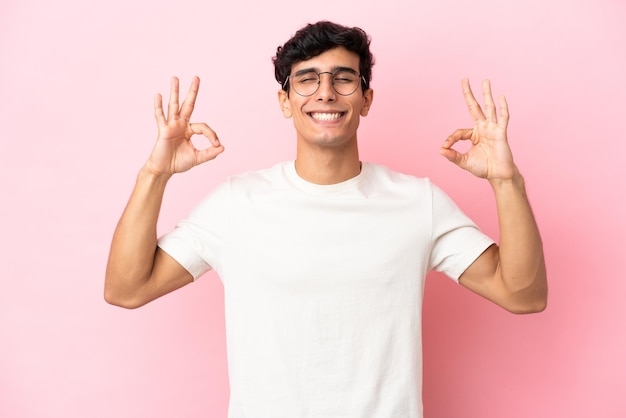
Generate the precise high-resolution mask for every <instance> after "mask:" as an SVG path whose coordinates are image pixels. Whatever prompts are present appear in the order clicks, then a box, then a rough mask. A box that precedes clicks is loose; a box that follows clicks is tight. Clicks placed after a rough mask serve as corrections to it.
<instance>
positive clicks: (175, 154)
mask: <svg viewBox="0 0 626 418" xmlns="http://www.w3.org/2000/svg"><path fill="white" fill-rule="evenodd" d="M199 87H200V79H199V78H198V77H194V78H193V81H192V83H191V87H190V88H189V92H188V93H187V97H186V98H185V100H184V101H183V104H182V105H179V103H178V78H176V77H173V78H172V84H171V88H170V98H169V102H168V105H167V117H166V116H165V114H164V112H163V104H162V98H161V95H160V94H157V95H156V96H155V98H154V114H155V118H156V122H157V127H158V137H157V141H156V144H155V145H154V149H153V150H152V154H151V155H150V158H149V159H148V162H147V163H146V168H148V169H149V170H151V171H152V172H153V173H155V174H158V175H172V174H174V173H181V172H183V171H187V170H189V169H190V168H192V167H194V166H196V165H198V164H202V163H204V162H207V161H209V160H212V159H214V158H215V157H217V156H218V155H219V154H220V153H222V152H223V151H224V147H223V146H222V145H221V144H220V141H219V139H218V138H217V135H216V134H215V132H214V131H213V130H212V129H211V128H210V127H209V125H207V124H206V123H191V122H190V121H189V119H190V118H191V114H192V112H193V109H194V105H195V103H196V97H197V95H198V89H199ZM193 135H204V136H205V137H206V138H207V139H208V140H209V142H210V143H211V146H210V147H208V148H205V149H201V150H200V149H197V148H196V147H195V146H194V144H193V143H192V142H191V137H192V136H193Z"/></svg>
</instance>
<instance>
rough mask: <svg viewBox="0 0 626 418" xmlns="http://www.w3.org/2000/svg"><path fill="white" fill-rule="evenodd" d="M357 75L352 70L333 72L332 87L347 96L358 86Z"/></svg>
mask: <svg viewBox="0 0 626 418" xmlns="http://www.w3.org/2000/svg"><path fill="white" fill-rule="evenodd" d="M359 80H360V79H359V75H358V74H357V73H355V72H354V71H349V70H339V71H337V72H336V73H334V74H333V87H335V91H336V92H337V93H338V94H341V95H342V96H349V95H350V94H352V93H354V92H355V91H356V89H357V88H358V87H359V82H360V81H359Z"/></svg>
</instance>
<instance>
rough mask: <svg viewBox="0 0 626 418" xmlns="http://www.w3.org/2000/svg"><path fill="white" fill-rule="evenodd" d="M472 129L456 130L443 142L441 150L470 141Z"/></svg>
mask: <svg viewBox="0 0 626 418" xmlns="http://www.w3.org/2000/svg"><path fill="white" fill-rule="evenodd" d="M473 133H474V130H473V129H457V130H456V131H454V132H453V133H452V134H451V135H450V136H449V137H447V138H446V139H445V141H443V144H442V145H441V148H444V149H450V148H452V147H453V146H454V144H456V143H457V142H459V141H467V140H468V139H472V134H473Z"/></svg>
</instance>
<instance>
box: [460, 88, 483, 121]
mask: <svg viewBox="0 0 626 418" xmlns="http://www.w3.org/2000/svg"><path fill="white" fill-rule="evenodd" d="M461 86H462V88H463V96H464V97H465V104H467V108H468V109H469V112H470V115H471V116H472V119H473V120H474V122H478V121H483V120H485V114H484V113H483V110H482V109H481V108H480V105H479V104H478V102H477V101H476V98H475V97H474V94H473V93H472V88H471V87H470V82H469V79H467V78H464V79H463V80H462V81H461Z"/></svg>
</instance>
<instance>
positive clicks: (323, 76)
mask: <svg viewBox="0 0 626 418" xmlns="http://www.w3.org/2000/svg"><path fill="white" fill-rule="evenodd" d="M319 80H320V81H319V87H318V89H317V97H316V99H317V100H321V101H326V100H330V101H332V100H335V88H334V87H333V74H332V73H330V72H323V73H319Z"/></svg>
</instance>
